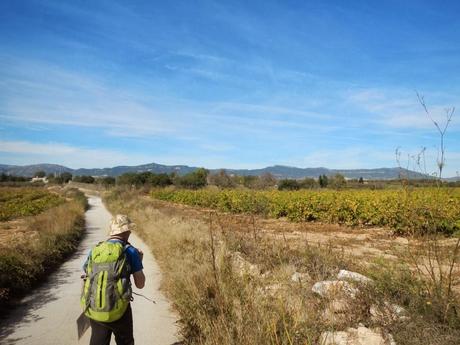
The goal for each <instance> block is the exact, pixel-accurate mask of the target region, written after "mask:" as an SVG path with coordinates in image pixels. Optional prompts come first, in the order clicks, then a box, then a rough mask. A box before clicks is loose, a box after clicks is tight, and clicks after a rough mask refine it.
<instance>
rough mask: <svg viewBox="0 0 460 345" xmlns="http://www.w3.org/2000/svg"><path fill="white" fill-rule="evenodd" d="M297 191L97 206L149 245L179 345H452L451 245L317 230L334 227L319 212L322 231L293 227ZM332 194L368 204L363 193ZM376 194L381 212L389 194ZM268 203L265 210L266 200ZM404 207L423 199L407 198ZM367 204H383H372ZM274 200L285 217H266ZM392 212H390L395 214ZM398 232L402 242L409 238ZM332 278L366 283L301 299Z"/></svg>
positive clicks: (129, 198) (455, 298)
mask: <svg viewBox="0 0 460 345" xmlns="http://www.w3.org/2000/svg"><path fill="white" fill-rule="evenodd" d="M425 191H427V192H428V193H433V196H435V197H436V195H435V193H434V191H432V190H425ZM302 193H303V192H282V193H281V192H245V191H238V190H237V191H221V192H219V191H212V190H211V191H210V190H198V191H182V190H178V191H177V190H176V191H173V190H161V191H160V190H155V191H153V192H151V194H150V195H149V196H145V195H143V194H141V193H139V192H136V191H132V190H130V191H127V190H125V191H123V190H115V191H113V192H111V193H109V194H106V195H105V203H106V204H107V205H108V207H109V208H110V209H111V211H112V212H124V213H127V214H129V215H130V217H132V218H133V220H134V221H135V222H136V223H137V224H138V231H139V234H140V235H141V236H143V237H144V239H145V240H146V241H147V243H148V244H149V245H150V246H151V248H152V250H153V252H154V254H155V257H156V259H157V260H158V261H159V264H160V266H161V268H162V272H163V276H164V281H163V288H164V290H165V291H166V292H167V294H168V296H169V297H170V299H171V300H172V301H173V303H174V306H175V309H176V310H177V312H178V313H179V315H180V320H181V321H180V325H181V332H182V335H183V336H184V338H185V339H186V342H185V343H186V344H209V345H211V344H213V345H214V344H221V345H230V344H289V345H292V344H295V345H305V344H307V345H313V344H315V345H317V344H332V343H331V342H326V340H327V339H326V338H325V334H328V333H327V332H328V331H343V332H345V331H347V330H349V329H350V327H351V328H354V329H357V328H358V326H359V327H365V328H367V329H371V330H374V331H375V332H377V333H379V334H380V335H381V336H382V337H383V338H384V339H385V340H386V342H385V344H390V343H391V340H394V341H395V343H396V344H398V345H429V344H430V345H431V344H442V345H457V344H458V339H459V338H460V318H459V314H458V311H459V310H460V304H459V301H460V298H459V292H460V290H459V288H460V267H459V264H458V262H459V259H460V253H459V243H458V239H456V238H452V237H447V238H446V237H444V238H443V239H439V240H433V241H432V240H431V239H426V238H420V237H407V236H406V237H398V236H396V235H395V232H393V231H389V229H388V228H387V226H388V224H387V223H384V224H385V227H383V228H382V227H380V228H375V227H371V225H370V224H369V223H366V222H364V221H356V220H355V221H354V222H347V221H344V219H348V218H346V217H345V218H343V219H342V218H341V220H340V222H342V223H344V224H345V223H349V224H358V225H359V226H358V227H349V226H342V225H337V224H327V223H325V222H335V221H336V220H337V219H339V218H336V217H338V216H337V215H334V216H332V215H331V216H330V217H331V218H321V217H326V213H327V209H325V210H323V209H320V210H319V211H318V216H317V218H316V219H315V220H322V221H323V222H324V223H319V222H302V221H301V220H302V219H303V218H302V217H304V215H305V214H307V213H308V212H310V210H305V209H301V210H303V211H302V212H300V213H299V207H298V205H299V204H298V203H295V202H294V201H292V199H295V200H296V201H297V202H299V201H301V200H300V199H301V198H300V196H302V195H309V194H310V193H311V192H305V194H302ZM450 193H453V194H450ZM312 194H313V196H314V197H315V198H316V199H314V198H313V197H311V199H310V201H309V202H311V200H316V202H315V203H313V204H314V205H317V204H318V203H320V201H321V200H323V199H322V198H326V200H327V198H334V196H333V195H332V194H333V193H332V192H326V193H323V192H314V193H312ZM341 195H342V196H347V197H349V198H353V197H354V199H352V200H356V199H359V198H362V199H360V200H369V198H370V196H369V195H374V194H373V193H370V194H361V193H356V194H354V193H348V192H346V193H343V194H341ZM382 195H384V196H385V197H386V198H387V199H384V200H386V202H387V203H388V206H392V204H391V203H392V202H394V199H391V197H393V198H394V197H395V194H392V193H391V192H384V193H383V194H382ZM152 196H154V198H152ZM268 196H273V197H274V199H275V200H276V201H277V203H275V202H273V201H272V203H270V202H269V201H267V199H268ZM232 197H233V198H232ZM446 197H449V198H450V197H452V199H453V200H454V201H453V202H455V203H456V202H458V199H455V198H458V191H452V192H448V193H447V194H444V192H442V193H441V194H440V196H439V198H441V199H440V200H443V198H446ZM290 198H291V199H290ZM296 198H297V199H296ZM337 198H338V197H336V199H337ZM382 198H383V196H382ZM424 198H425V199H424ZM159 199H161V200H159ZM164 200H168V201H164ZM209 200H212V202H210V201H209ZM261 200H262V201H261ZM408 200H410V201H413V200H415V201H414V202H417V200H431V199H430V197H429V196H426V197H424V196H423V195H421V194H417V193H413V194H412V195H410V196H408ZM171 201H174V203H172V202H171ZM348 202H350V200H349V201H348ZM363 202H364V201H363ZM374 202H375V201H374ZM379 202H380V203H382V204H381V205H382V206H381V207H383V205H384V201H383V200H379ZM418 202H419V203H420V204H419V205H422V202H421V201H418ZM443 202H444V201H443ZM181 203H183V204H188V205H193V206H195V207H189V206H183V205H181ZM283 203H288V204H289V205H291V206H292V207H293V208H288V207H285V206H283V207H284V208H279V209H283V210H284V211H283V212H284V213H276V212H274V213H270V212H271V211H273V210H276V208H275V206H276V205H279V204H281V205H283ZM196 205H199V206H201V207H196ZM308 205H309V204H308ZM323 205H324V204H323ZM377 205H378V202H377ZM399 205H401V204H399ZM433 205H434V204H433V203H430V204H429V206H433ZM441 205H442V207H444V206H445V204H444V203H442V204H441ZM434 206H435V205H434ZM331 209H332V210H333V209H337V210H338V208H329V210H331ZM392 210H393V212H396V213H397V209H396V207H394V208H392ZM406 210H407V211H409V210H408V208H406ZM221 211H224V212H221ZM453 211H454V210H453V209H452V210H450V209H449V211H448V212H453ZM286 212H287V214H286ZM297 214H300V215H302V216H300V217H299V218H297V216H294V215H297ZM353 214H354V215H355V216H356V215H357V214H359V213H356V212H355V213H353ZM397 214H398V213H397ZM399 214H400V213H399ZM289 215H290V216H289ZM267 216H268V217H267ZM270 216H271V217H273V218H270ZM275 217H281V219H277V218H275ZM387 217H390V214H388V215H387ZM287 218H290V219H293V220H295V221H296V222H292V221H289V220H288V219H287ZM453 218H455V217H454V216H453ZM351 219H356V217H355V218H351ZM359 219H364V218H359ZM306 220H313V219H310V218H306ZM439 220H441V219H438V218H436V221H437V222H438V221H439ZM403 221H405V222H407V220H403ZM379 224H380V223H379ZM436 224H438V223H436ZM401 229H403V230H399V231H400V232H401V233H402V234H404V235H407V231H409V230H407V228H401ZM437 229H438V230H439V229H440V228H437ZM343 269H345V270H349V271H354V272H358V273H361V274H363V275H365V276H366V277H368V278H370V279H372V283H371V284H368V285H359V284H357V283H353V282H350V284H352V285H351V286H350V290H347V291H348V292H349V291H356V293H353V294H352V295H353V296H350V295H348V296H345V295H342V294H341V292H340V291H338V290H337V291H334V290H333V293H331V295H325V296H323V295H321V296H318V294H317V293H315V292H313V287H314V286H315V285H316V283H322V282H323V281H333V280H336V279H337V276H338V273H339V271H340V270H343ZM343 284H348V283H343ZM345 286H346V285H345ZM353 289H356V290H353ZM382 344H383V343H382Z"/></svg>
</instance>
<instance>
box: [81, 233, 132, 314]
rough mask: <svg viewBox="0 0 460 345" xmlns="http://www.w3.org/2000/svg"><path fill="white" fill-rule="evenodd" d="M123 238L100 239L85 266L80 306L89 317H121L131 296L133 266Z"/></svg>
mask: <svg viewBox="0 0 460 345" xmlns="http://www.w3.org/2000/svg"><path fill="white" fill-rule="evenodd" d="M126 247H127V246H124V245H123V244H122V243H120V242H118V241H117V242H109V241H105V242H100V243H99V244H97V245H96V246H95V247H94V248H93V249H92V250H91V255H90V257H89V258H88V262H87V266H86V269H85V271H86V279H85V282H84V284H83V290H82V294H81V300H80V303H81V306H82V308H83V310H84V313H85V315H86V316H87V317H89V318H90V319H93V320H96V321H101V322H112V321H116V320H118V319H120V318H121V317H122V316H123V314H124V313H125V311H126V308H128V305H129V302H130V301H131V299H132V290H131V282H130V280H129V275H130V270H131V269H130V267H129V264H128V261H127V258H126V254H125V249H126Z"/></svg>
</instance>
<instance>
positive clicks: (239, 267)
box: [232, 252, 260, 276]
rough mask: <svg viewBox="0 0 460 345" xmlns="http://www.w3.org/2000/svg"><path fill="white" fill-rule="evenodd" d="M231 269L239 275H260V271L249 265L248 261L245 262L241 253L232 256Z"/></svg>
mask: <svg viewBox="0 0 460 345" xmlns="http://www.w3.org/2000/svg"><path fill="white" fill-rule="evenodd" d="M232 267H233V269H234V270H235V271H237V272H238V273H239V274H240V275H245V274H248V275H252V276H256V275H259V274H260V269H259V267H257V265H254V264H251V263H250V262H249V261H247V260H245V259H244V258H243V256H242V255H241V253H238V252H236V253H233V254H232Z"/></svg>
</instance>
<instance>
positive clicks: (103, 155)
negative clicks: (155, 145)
mask: <svg viewBox="0 0 460 345" xmlns="http://www.w3.org/2000/svg"><path fill="white" fill-rule="evenodd" d="M0 160H2V161H5V160H7V161H8V164H18V165H26V164H34V163H56V164H62V165H65V166H68V167H71V168H104V167H113V166H116V165H120V164H127V165H137V164H144V163H147V162H152V161H153V157H151V156H149V155H145V154H136V153H132V152H121V151H117V150H105V149H94V148H87V147H78V146H72V145H68V144H65V143H58V142H48V143H34V142H29V141H6V140H0Z"/></svg>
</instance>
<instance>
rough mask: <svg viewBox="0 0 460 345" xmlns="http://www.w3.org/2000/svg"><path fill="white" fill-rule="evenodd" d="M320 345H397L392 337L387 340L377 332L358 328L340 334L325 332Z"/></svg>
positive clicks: (361, 327)
mask: <svg viewBox="0 0 460 345" xmlns="http://www.w3.org/2000/svg"><path fill="white" fill-rule="evenodd" d="M319 344H320V345H396V343H395V342H394V340H393V337H392V336H391V335H388V336H387V337H386V339H385V338H384V337H383V336H382V335H381V334H380V332H378V331H377V330H372V329H369V328H367V327H363V326H358V328H348V329H347V330H346V331H340V332H331V331H329V332H324V333H323V334H321V337H320V341H319Z"/></svg>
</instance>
